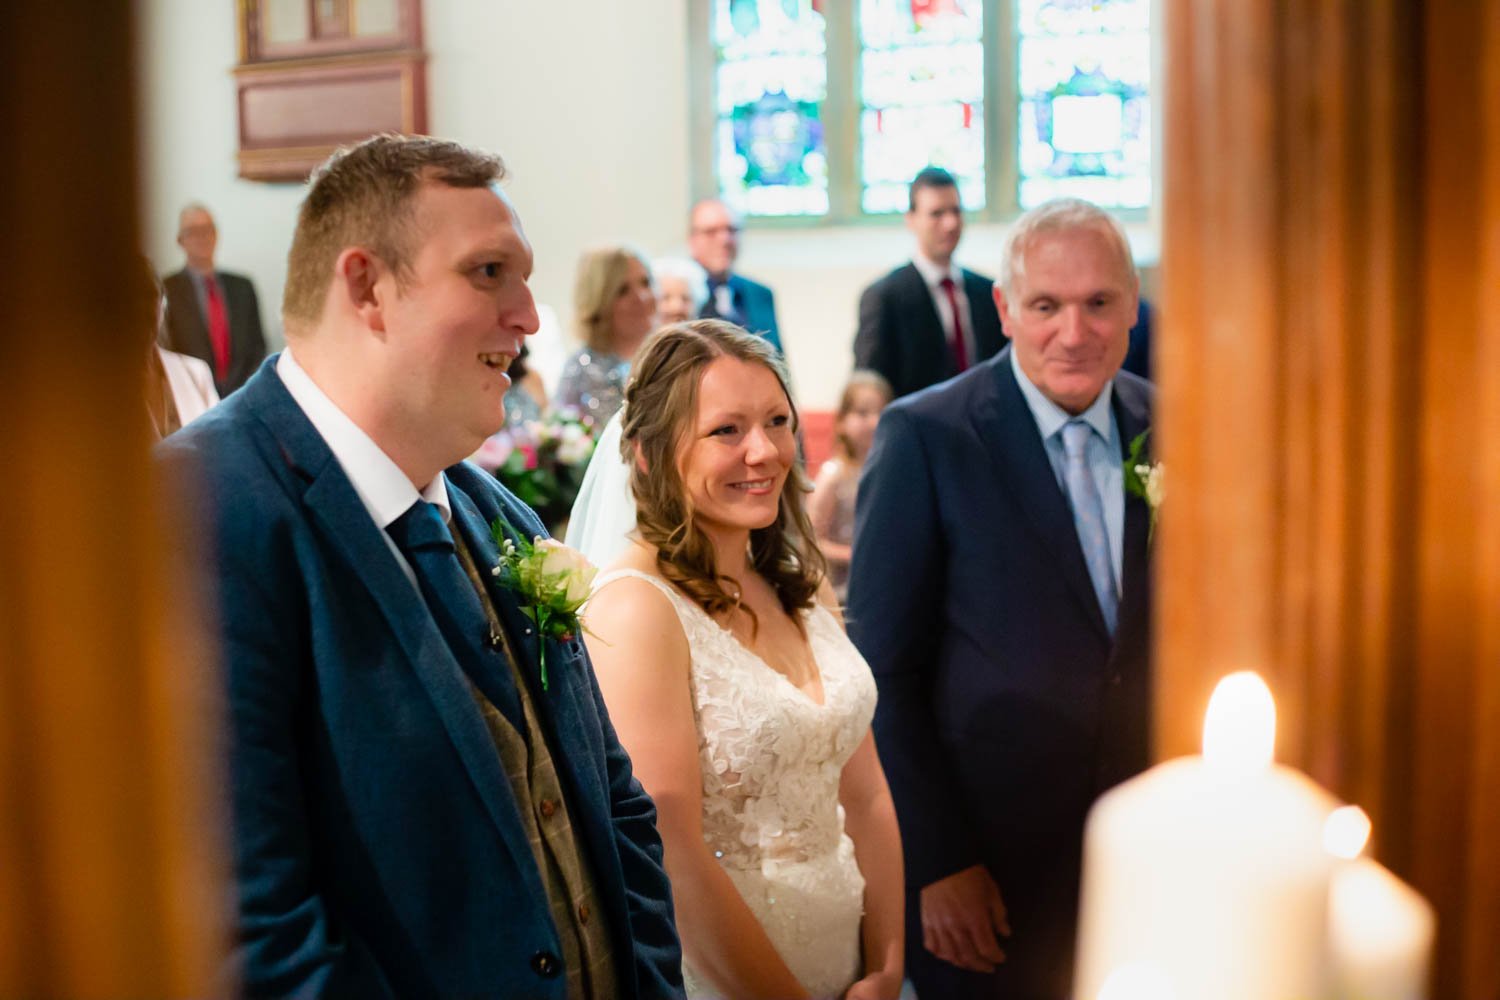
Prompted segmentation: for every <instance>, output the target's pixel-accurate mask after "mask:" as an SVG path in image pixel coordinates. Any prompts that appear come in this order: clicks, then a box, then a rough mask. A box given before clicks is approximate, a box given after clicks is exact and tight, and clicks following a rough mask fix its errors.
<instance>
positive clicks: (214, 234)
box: [162, 203, 266, 397]
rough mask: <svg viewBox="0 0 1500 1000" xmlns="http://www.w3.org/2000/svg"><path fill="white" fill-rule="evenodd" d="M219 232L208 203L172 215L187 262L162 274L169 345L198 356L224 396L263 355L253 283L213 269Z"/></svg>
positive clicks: (242, 381)
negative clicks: (171, 271)
mask: <svg viewBox="0 0 1500 1000" xmlns="http://www.w3.org/2000/svg"><path fill="white" fill-rule="evenodd" d="M218 243H219V231H218V229H217V228H216V227H215V226H214V217H213V216H212V215H210V214H209V211H208V209H207V208H205V207H203V206H202V205H199V204H196V203H195V204H191V205H188V206H187V207H186V208H184V209H183V210H182V212H181V214H180V215H179V216H178V217H177V245H178V246H180V247H182V252H183V253H184V254H186V255H187V266H186V267H184V268H183V269H182V270H180V271H178V272H176V273H175V274H169V275H167V276H166V277H165V278H164V279H162V285H163V287H164V288H165V290H166V293H167V343H166V346H167V348H169V349H170V350H173V351H177V352H178V353H179V354H188V355H191V356H192V357H195V358H201V359H202V360H204V361H205V362H207V363H208V366H209V367H210V368H211V369H213V373H214V386H215V388H217V389H218V391H219V395H220V396H221V397H223V396H227V395H229V394H230V393H231V392H233V391H234V390H236V389H238V388H239V387H240V386H241V385H243V384H244V382H245V380H246V379H248V378H249V377H250V376H251V375H253V374H255V369H256V368H257V367H259V366H260V363H261V361H262V360H264V359H265V356H266V336H265V333H264V332H263V331H262V330H261V326H260V302H259V300H258V299H256V297H255V286H254V285H252V284H251V283H250V279H249V278H247V277H245V276H244V275H242V274H230V273H229V272H228V271H218V270H215V269H214V250H215V248H216V247H217V246H218Z"/></svg>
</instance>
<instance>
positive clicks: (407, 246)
mask: <svg viewBox="0 0 1500 1000" xmlns="http://www.w3.org/2000/svg"><path fill="white" fill-rule="evenodd" d="M504 177H505V164H504V162H503V161H502V160H501V159H500V157H498V156H496V155H494V154H492V153H485V152H481V151H479V150H475V149H470V148H468V147H467V146H462V145H460V144H459V143H456V142H448V141H445V140H442V139H433V138H429V137H427V136H405V135H377V136H373V137H371V138H369V139H366V140H365V141H364V142H361V143H358V144H356V145H353V146H345V147H344V148H342V149H339V150H337V151H336V152H335V153H334V154H333V155H332V156H330V157H329V158H328V159H327V160H326V161H325V162H324V163H323V165H322V166H320V167H318V168H317V169H316V170H315V171H313V174H312V176H311V177H310V178H309V187H308V192H307V197H306V198H305V199H303V201H302V208H301V209H300V210H299V211H298V213H297V229H296V232H295V233H293V235H292V249H291V250H290V251H289V252H288V253H287V260H286V271H287V274H286V291H285V293H284V294H283V295H282V300H281V314H282V321H283V322H284V323H285V325H286V327H287V330H288V332H291V333H300V332H306V331H307V330H309V329H310V328H311V327H312V326H314V325H315V324H316V323H317V322H318V320H319V319H320V318H321V317H322V315H323V302H324V300H325V299H326V298H327V295H328V286H329V283H330V282H331V281H332V280H333V267H334V263H335V262H336V261H337V260H338V257H339V254H340V253H342V252H343V251H344V249H345V248H346V247H351V246H361V247H364V248H366V249H367V250H369V251H370V252H371V253H373V254H375V256H377V257H379V258H380V260H381V261H382V262H383V263H385V264H386V265H387V266H388V267H390V268H391V270H392V271H394V272H395V275H396V282H397V286H398V287H401V286H403V285H404V283H405V281H406V279H407V278H408V277H409V275H410V273H411V262H412V258H413V257H414V255H415V251H416V248H417V247H418V245H419V240H420V237H421V235H422V234H421V233H419V232H418V231H417V226H416V225H415V222H416V220H415V218H414V217H413V214H412V197H413V195H415V194H416V192H417V190H418V188H420V187H421V185H422V184H423V182H425V181H436V182H438V183H440V184H446V185H448V186H450V187H457V188H478V187H488V186H489V185H491V184H494V183H495V182H497V181H500V180H502V179H504Z"/></svg>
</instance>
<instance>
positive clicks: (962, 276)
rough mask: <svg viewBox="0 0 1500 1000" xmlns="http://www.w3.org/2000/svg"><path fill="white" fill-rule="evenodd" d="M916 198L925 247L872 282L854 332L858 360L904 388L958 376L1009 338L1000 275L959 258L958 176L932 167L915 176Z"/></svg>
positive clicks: (914, 225) (910, 221) (917, 226)
mask: <svg viewBox="0 0 1500 1000" xmlns="http://www.w3.org/2000/svg"><path fill="white" fill-rule="evenodd" d="M909 206H910V207H909V208H908V209H907V212H906V228H908V229H910V230H911V232H912V235H913V236H915V237H916V240H917V252H916V254H915V255H914V256H913V257H912V261H911V263H909V264H905V265H903V266H901V267H898V268H896V270H894V271H892V272H891V273H890V274H888V275H886V276H885V277H883V278H881V279H880V280H879V281H877V282H875V283H874V284H873V285H871V286H870V287H869V288H866V289H865V291H864V294H862V295H861V296H860V299H859V331H858V333H856V334H855V337H854V364H855V367H856V368H871V369H874V370H875V371H877V372H879V373H880V374H882V375H884V376H885V377H886V379H887V380H888V381H889V382H890V383H891V388H893V389H894V390H895V393H896V395H897V396H905V395H906V394H907V393H911V392H916V391H917V390H918V389H924V388H926V387H927V386H929V385H934V384H936V383H938V382H942V381H943V380H945V379H948V378H952V377H953V376H954V375H957V374H959V373H960V372H963V371H965V370H966V369H968V368H969V367H970V366H971V365H976V364H978V363H979V362H981V361H983V360H985V359H986V358H989V357H991V356H993V355H994V354H995V353H996V352H997V351H999V350H1000V347H1001V346H1002V345H1003V344H1004V343H1005V337H1004V334H1002V333H1001V331H1000V315H999V313H997V312H996V311H995V304H994V301H993V300H992V297H991V295H990V287H991V285H992V284H993V281H992V280H991V279H990V278H988V277H985V276H984V275H982V274H976V273H975V272H973V271H969V270H966V269H964V268H961V267H959V266H958V265H957V264H955V263H954V261H953V252H954V251H955V250H957V249H958V241H959V239H960V238H961V237H962V236H963V231H964V217H963V205H962V204H961V203H960V201H959V196H958V182H957V181H955V180H954V179H953V175H952V174H950V173H949V172H948V171H946V170H944V169H942V168H941V167H925V168H923V169H922V171H921V172H920V173H918V174H917V176H916V177H915V178H913V180H912V182H911V193H910V201H909Z"/></svg>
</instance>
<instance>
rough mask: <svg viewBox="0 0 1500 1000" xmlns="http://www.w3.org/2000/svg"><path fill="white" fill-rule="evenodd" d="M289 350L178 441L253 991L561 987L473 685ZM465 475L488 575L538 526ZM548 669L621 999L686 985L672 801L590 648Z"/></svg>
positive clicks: (510, 991) (171, 451) (530, 665)
mask: <svg viewBox="0 0 1500 1000" xmlns="http://www.w3.org/2000/svg"><path fill="white" fill-rule="evenodd" d="M275 361H276V358H275V357H274V356H273V357H271V358H270V359H268V360H267V361H266V363H265V364H264V365H263V366H262V367H261V369H260V371H259V372H258V373H257V374H256V375H255V376H254V377H253V378H252V379H251V380H250V381H249V382H248V383H247V384H246V385H245V387H244V388H243V389H242V390H241V391H239V392H237V393H235V394H234V395H233V396H231V397H230V398H229V399H228V400H226V401H225V402H224V403H223V404H222V405H220V406H218V407H216V408H214V409H213V410H212V411H211V412H210V413H209V414H207V419H202V420H198V421H195V422H194V423H193V425H192V426H191V427H189V428H187V429H185V430H183V431H182V432H180V433H178V434H175V435H173V436H172V437H171V438H170V439H169V440H167V441H166V442H165V443H164V444H163V445H161V446H160V449H159V451H160V455H161V457H162V458H163V460H164V461H165V462H166V463H168V464H169V465H171V466H179V465H180V466H185V467H186V468H185V469H184V470H182V471H183V472H185V473H186V474H189V475H192V476H194V478H195V479H196V480H197V481H198V484H199V488H200V492H201V493H202V494H203V498H204V499H205V500H206V501H207V502H208V504H209V505H210V508H211V509H210V511H209V513H208V517H209V518H210V519H211V521H210V523H211V524H212V525H213V535H212V538H213V541H214V545H213V546H212V547H211V552H210V553H209V555H210V558H211V562H210V563H209V568H210V572H211V573H212V574H213V575H214V577H216V579H217V584H218V591H219V598H220V602H219V618H220V622H219V624H220V629H221V633H222V639H223V656H224V667H225V675H226V680H227V685H228V698H227V708H228V716H229V736H230V745H229V776H230V779H231V781H230V792H231V798H232V806H233V813H234V863H235V875H236V881H237V888H238V922H239V926H238V955H237V958H238V960H239V964H240V968H239V970H238V972H239V974H240V976H241V978H242V982H243V988H244V990H245V992H246V993H248V994H250V995H255V996H285V995H297V996H313V995H317V996H347V997H359V998H370V997H424V996H431V997H458V996H464V997H497V998H498V997H515V998H520V997H527V998H537V997H557V998H561V997H563V996H564V982H563V978H562V977H560V976H554V977H552V978H548V977H546V976H544V975H542V974H541V973H540V972H538V971H537V968H536V966H545V963H543V962H540V961H538V960H537V959H538V956H539V955H541V954H542V953H551V954H552V955H554V956H555V955H560V954H561V949H560V947H559V943H558V936H557V933H556V930H555V928H554V926H553V922H552V917H551V914H550V911H549V909H548V904H547V897H546V894H545V891H544V889H543V887H542V884H541V881H540V878H539V876H538V874H537V870H536V864H535V862H534V860H533V857H532V854H531V850H530V847H529V845H528V842H527V838H526V834H525V832H524V830H523V828H522V825H521V819H520V814H519V812H518V811H517V809H516V806H515V803H514V800H513V797H512V794H511V789H510V784H509V782H508V781H507V779H506V776H505V773H504V770H503V768H502V766H501V763H500V758H499V755H498V754H497V752H496V749H495V745H494V743H493V741H492V739H491V737H490V735H489V732H488V731H487V729H486V728H485V723H484V722H483V720H482V718H481V716H480V714H479V710H478V708H477V706H476V705H475V701H474V697H473V695H472V694H471V693H470V688H469V683H468V681H467V680H466V678H465V675H464V674H463V672H462V671H461V668H460V667H459V665H458V663H457V661H456V660H455V659H454V658H453V656H452V654H451V653H450V652H449V649H448V646H447V644H446V643H445V642H444V640H443V638H442V635H441V633H440V632H439V631H438V628H437V625H436V624H435V623H434V621H433V619H432V617H431V615H430V614H429V613H428V611H427V609H426V607H425V605H424V604H423V603H422V601H421V600H420V598H419V596H418V594H417V592H416V590H415V589H414V588H413V587H412V585H411V583H410V581H409V580H408V579H407V578H406V577H405V575H404V574H403V573H402V571H401V569H400V567H399V565H398V564H397V562H396V560H395V559H394V558H393V556H392V554H391V552H390V551H389V549H388V547H387V546H386V543H385V541H384V539H383V537H382V533H381V531H380V530H379V529H378V528H377V527H376V525H375V523H374V522H373V520H372V519H371V518H370V515H369V513H368V512H367V511H366V509H365V507H364V506H363V504H362V503H361V501H360V499H359V497H358V495H357V494H356V493H355V491H354V488H353V486H352V485H351V483H350V481H349V479H348V477H347V476H346V475H345V474H344V472H343V469H342V467H341V466H340V465H339V463H338V462H337V460H336V459H335V458H334V457H333V455H332V453H331V452H330V451H329V449H328V447H327V445H326V444H325V443H324V441H323V439H322V437H321V436H320V435H319V434H318V432H317V431H316V430H315V429H314V427H313V426H312V424H311V423H310V422H309V421H308V420H307V418H306V417H305V416H304V414H303V413H302V411H301V409H300V408H299V407H298V406H297V404H296V403H295V402H294V401H293V399H292V397H291V395H290V394H289V393H288V392H287V391H286V388H285V386H284V385H283V384H282V382H281V379H280V378H279V377H278V376H277V375H276V372H275V369H274V364H275ZM173 471H177V470H175V469H174V470H173ZM447 476H448V483H449V494H450V496H451V498H452V501H453V511H454V519H455V522H454V523H455V527H457V528H458V529H460V530H462V531H463V533H464V536H465V539H466V541H467V542H468V544H469V545H470V546H471V548H472V550H473V552H474V554H475V560H476V562H478V563H479V564H480V565H481V566H485V565H489V564H491V563H493V562H494V561H495V557H496V552H495V547H494V544H493V542H492V541H491V540H490V538H489V532H488V530H487V528H486V525H487V524H488V523H489V522H490V521H491V520H493V519H494V518H496V517H497V516H499V515H500V514H501V513H503V514H504V515H505V517H506V518H508V519H509V520H510V522H511V523H512V524H513V525H516V526H517V527H518V528H519V529H520V530H522V531H525V532H527V533H542V531H543V529H542V526H541V524H540V522H538V521H537V520H536V518H535V516H534V515H533V514H532V512H531V511H530V510H529V509H527V508H526V507H525V506H524V505H522V504H521V503H520V502H519V501H517V500H516V499H515V497H513V496H512V495H510V494H509V493H507V492H506V491H504V490H503V489H502V488H501V487H500V486H499V485H498V484H497V483H496V482H495V481H494V480H493V479H492V478H491V477H489V476H487V475H486V474H484V473H483V472H481V471H479V470H478V469H477V468H475V467H473V466H470V465H467V464H460V465H455V466H453V467H451V468H450V469H448V470H447ZM488 579H489V578H488V576H486V580H488ZM490 591H491V596H492V597H493V598H494V602H495V604H496V606H497V608H498V609H499V611H500V613H501V616H502V618H503V620H504V622H505V624H506V626H507V627H508V631H509V633H510V636H511V638H512V645H513V646H514V647H515V648H516V649H517V651H518V655H521V656H522V657H523V659H524V662H523V664H522V670H523V672H524V673H526V674H527V675H528V676H531V677H534V676H535V673H536V661H535V649H536V645H535V638H534V637H533V636H528V634H527V631H526V630H527V628H529V627H530V623H529V622H528V621H527V619H525V618H524V616H522V615H521V613H520V611H519V609H518V608H517V606H516V604H515V602H514V600H513V599H512V598H511V596H510V594H509V592H508V591H505V590H503V589H501V588H499V587H497V586H491V588H490ZM547 664H548V674H549V677H550V681H551V690H550V691H547V692H543V691H542V690H541V689H540V687H539V686H537V685H535V684H533V690H532V697H533V700H534V702H535V704H536V707H537V710H538V713H539V715H540V718H541V720H542V724H543V726H544V727H545V728H546V730H547V731H548V733H549V737H550V739H549V745H550V746H551V748H552V754H553V758H554V760H555V761H556V763H557V765H558V771H559V774H560V776H561V778H562V780H563V782H564V785H565V794H566V795H567V800H568V805H569V808H570V810H571V815H572V820H573V825H574V828H575V829H576V830H577V831H579V834H580V837H581V840H582V842H583V844H584V846H585V850H586V854H587V857H588V861H589V863H590V864H591V865H592V870H593V873H594V876H595V879H596V882H597V884H598V889H599V893H600V897H601V900H602V901H603V903H604V906H605V909H606V911H607V912H606V914H605V916H606V918H607V919H608V920H609V926H610V929H611V931H612V934H613V938H612V941H613V945H614V951H615V956H616V961H617V966H618V968H619V969H620V972H621V976H622V979H623V983H624V995H626V996H633V997H657V996H663V995H677V994H679V993H680V992H681V978H680V975H681V974H680V969H679V966H680V953H679V946H678V940H677V935H676V931H675V928H674V925H673V919H672V906H671V898H670V889H669V886H668V883H667V878H666V874H665V871H664V869H663V867H662V847H661V841H660V839H659V838H658V836H657V833H656V828H655V808H654V806H653V804H652V802H651V800H650V799H649V798H648V797H647V796H646V794H645V792H644V791H643V790H642V789H641V786H640V785H639V783H637V782H636V781H635V779H634V778H633V777H632V776H631V768H630V760H629V758H628V757H627V756H626V754H625V751H624V750H623V749H622V748H621V746H620V744H619V742H618V741H617V740H616V738H615V734H614V730H613V728H612V727H611V726H610V722H609V716H608V714H607V713H606V711H605V708H604V703H603V700H602V699H601V697H600V694H599V689H598V686H597V684H596V682H595V679H594V676H593V670H592V667H591V666H590V664H589V660H588V657H587V655H586V654H585V652H584V650H583V647H582V646H581V644H579V643H578V642H576V641H574V642H568V643H561V642H554V641H552V640H548V647H547ZM507 678H508V672H507Z"/></svg>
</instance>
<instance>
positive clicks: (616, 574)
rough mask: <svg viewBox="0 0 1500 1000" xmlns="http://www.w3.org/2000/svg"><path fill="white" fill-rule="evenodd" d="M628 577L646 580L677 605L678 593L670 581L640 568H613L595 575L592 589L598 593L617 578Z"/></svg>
mask: <svg viewBox="0 0 1500 1000" xmlns="http://www.w3.org/2000/svg"><path fill="white" fill-rule="evenodd" d="M627 577H628V578H630V579H634V580H645V581H646V582H647V583H649V584H651V586H653V587H655V588H656V589H657V590H659V591H661V592H662V593H663V594H666V595H667V598H668V600H671V601H672V603H673V605H674V606H675V605H676V603H677V601H676V600H675V599H676V597H677V596H678V594H677V591H676V589H674V588H673V586H672V585H671V584H670V583H668V582H667V581H665V580H663V579H661V578H660V577H656V576H652V575H651V574H650V573H643V572H642V571H640V570H638V569H629V568H624V569H612V570H610V571H609V572H608V573H600V574H599V575H598V576H596V577H594V586H593V587H592V588H591V589H592V591H593V593H595V594H597V593H599V591H601V590H603V589H604V588H605V587H608V586H609V585H610V584H612V583H614V582H615V581H616V580H623V579H626V578H627Z"/></svg>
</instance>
